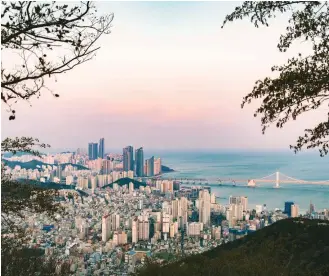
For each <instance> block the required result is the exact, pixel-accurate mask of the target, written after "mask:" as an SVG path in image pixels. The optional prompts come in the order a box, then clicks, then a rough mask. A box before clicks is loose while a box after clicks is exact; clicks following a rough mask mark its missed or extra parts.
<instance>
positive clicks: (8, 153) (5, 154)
mask: <svg viewBox="0 0 329 276" xmlns="http://www.w3.org/2000/svg"><path fill="white" fill-rule="evenodd" d="M40 154H41V155H46V154H45V153H42V152H41V153H40ZM13 155H15V156H23V155H31V153H30V152H25V151H18V152H16V153H15V154H13V153H11V152H5V153H4V154H3V157H5V158H10V157H12V156H13Z"/></svg>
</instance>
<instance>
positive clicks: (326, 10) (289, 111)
mask: <svg viewBox="0 0 329 276" xmlns="http://www.w3.org/2000/svg"><path fill="white" fill-rule="evenodd" d="M278 12H279V13H286V12H289V14H291V17H290V19H289V25H288V26H287V28H286V33H285V34H282V35H281V37H280V41H279V44H278V45H277V47H278V49H279V50H280V51H281V52H286V51H287V50H288V49H289V47H290V46H291V45H292V44H293V43H294V42H296V43H297V42H301V41H303V42H305V41H306V42H307V43H309V44H310V45H311V46H312V50H313V53H312V54H310V55H303V54H302V53H298V55H297V56H296V57H293V58H291V59H289V60H288V61H287V63H286V64H285V65H280V66H273V67H272V71H273V72H276V73H277V75H278V76H277V77H267V78H265V79H264V80H258V81H257V82H256V84H255V86H254V88H253V90H252V92H251V93H249V94H248V95H247V96H246V97H244V99H243V102H242V107H244V105H245V104H246V103H250V102H251V101H252V100H254V99H262V104H261V106H260V107H259V108H258V109H257V110H256V112H255V114H254V116H255V117H256V116H257V115H261V124H262V127H263V133H264V132H265V130H266V129H267V128H268V127H269V126H270V125H271V124H275V125H276V127H278V128H281V127H283V125H284V124H285V123H286V122H287V121H288V120H290V119H293V120H296V118H297V117H298V116H299V115H301V114H302V113H305V112H307V111H310V110H315V109H317V108H319V107H320V106H322V105H323V104H324V103H325V102H327V101H328V99H329V29H328V26H329V3H328V2H319V1H314V2H307V1H281V2H270V1H264V2H247V1H246V2H244V3H243V4H242V6H239V7H237V8H236V9H235V11H234V12H233V13H232V14H230V15H228V16H226V18H225V21H224V24H223V26H224V25H225V24H226V23H227V22H229V21H234V20H238V19H243V18H245V17H248V18H250V20H251V22H252V23H253V24H254V25H255V27H259V26H260V25H265V26H269V21H270V19H271V18H275V17H276V14H277V13H278ZM328 136H329V113H328V119H327V120H325V121H323V122H321V123H319V124H318V125H316V126H315V127H313V128H310V129H306V130H305V134H304V135H303V136H300V137H299V138H298V140H297V143H296V145H295V146H290V148H292V149H294V151H295V152H298V151H300V150H301V149H302V148H304V147H306V148H307V149H310V148H319V151H320V155H321V156H324V155H326V154H327V153H328V151H329V139H328Z"/></svg>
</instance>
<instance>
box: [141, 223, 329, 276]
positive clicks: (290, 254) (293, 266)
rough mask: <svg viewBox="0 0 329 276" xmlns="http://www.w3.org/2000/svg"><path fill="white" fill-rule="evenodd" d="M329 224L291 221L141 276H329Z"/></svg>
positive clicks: (151, 268)
mask: <svg viewBox="0 0 329 276" xmlns="http://www.w3.org/2000/svg"><path fill="white" fill-rule="evenodd" d="M328 233H329V222H326V221H320V220H307V219H287V220H282V221H279V222H277V223H274V224H273V225H271V226H268V227H266V228H263V229H261V230H259V231H257V232H255V233H253V234H250V235H248V236H246V237H245V238H243V239H240V240H236V241H234V242H231V243H227V244H224V245H222V246H219V247H217V248H215V249H213V250H210V251H207V252H205V253H203V254H198V255H193V256H190V257H187V258H185V259H182V260H179V261H177V262H175V263H171V264H168V265H164V266H160V265H158V264H156V263H154V262H152V261H151V262H149V263H148V265H147V266H146V267H145V268H144V269H142V270H141V271H139V272H137V273H136V275H138V276H151V275H152V276H153V275H171V276H176V275H177V276H178V275H179V276H188V275H191V276H194V275H200V276H203V275H211V276H215V275H218V276H221V275H223V276H224V275H225V276H226V275H227V276H230V275H234V276H235V275H241V276H245V275H250V276H254V275H264V276H268V275H271V276H276V275H278V276H279V275H281V276H282V275H293V276H309V275H314V276H316V275H317V276H321V275H323V276H325V275H328V273H329V236H328Z"/></svg>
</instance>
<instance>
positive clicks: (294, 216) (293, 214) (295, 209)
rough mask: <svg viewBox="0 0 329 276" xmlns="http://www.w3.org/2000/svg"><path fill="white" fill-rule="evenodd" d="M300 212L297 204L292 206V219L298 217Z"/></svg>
mask: <svg viewBox="0 0 329 276" xmlns="http://www.w3.org/2000/svg"><path fill="white" fill-rule="evenodd" d="M298 210H299V208H298V205H296V204H293V205H291V217H292V218H297V217H298Z"/></svg>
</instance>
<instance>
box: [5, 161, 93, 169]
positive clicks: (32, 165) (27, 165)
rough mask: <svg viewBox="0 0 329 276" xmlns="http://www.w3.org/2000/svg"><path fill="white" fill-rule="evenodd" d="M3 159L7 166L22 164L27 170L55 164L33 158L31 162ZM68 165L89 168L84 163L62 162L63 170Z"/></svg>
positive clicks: (12, 166) (13, 166)
mask: <svg viewBox="0 0 329 276" xmlns="http://www.w3.org/2000/svg"><path fill="white" fill-rule="evenodd" d="M2 161H3V162H4V164H5V165H6V166H8V167H10V168H12V169H13V168H15V166H21V168H22V169H27V170H29V169H31V170H34V169H37V166H40V167H41V166H42V165H45V166H47V165H49V166H54V164H47V163H44V162H41V161H38V160H32V161H29V162H20V161H10V160H6V159H3V160H2ZM68 165H71V166H73V167H76V168H77V170H89V169H88V168H87V167H84V166H82V165H77V164H72V163H63V164H61V167H62V170H64V169H65V167H66V166H68ZM55 166H56V165H55Z"/></svg>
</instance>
